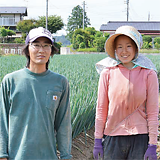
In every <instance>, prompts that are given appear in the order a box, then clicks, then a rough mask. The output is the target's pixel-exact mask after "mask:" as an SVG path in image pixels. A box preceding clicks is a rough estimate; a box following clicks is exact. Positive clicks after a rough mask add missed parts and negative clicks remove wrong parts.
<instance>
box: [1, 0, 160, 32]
mask: <svg viewBox="0 0 160 160" xmlns="http://www.w3.org/2000/svg"><path fill="white" fill-rule="evenodd" d="M125 1H126V0H85V11H86V12H87V16H88V18H89V19H90V23H91V27H95V29H96V30H99V29H100V26H101V25H102V24H107V22H108V21H126V20H127V5H126V3H125ZM83 2H84V0H56V1H55V0H48V14H49V15H57V16H61V18H62V20H63V22H64V23H65V24H67V19H68V17H69V15H71V12H72V9H73V8H74V7H76V6H77V5H80V6H82V7H83ZM0 6H25V7H27V11H28V16H27V17H25V19H30V18H35V19H37V18H38V16H45V15H46V0H0ZM149 15H150V16H149ZM148 17H150V21H160V0H129V21H148ZM64 29H65V28H64ZM57 34H65V31H64V30H62V31H58V32H57Z"/></svg>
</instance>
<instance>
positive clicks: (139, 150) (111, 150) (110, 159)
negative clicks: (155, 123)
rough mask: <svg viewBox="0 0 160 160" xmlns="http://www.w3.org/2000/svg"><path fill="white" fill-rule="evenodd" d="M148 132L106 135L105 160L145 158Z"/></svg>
mask: <svg viewBox="0 0 160 160" xmlns="http://www.w3.org/2000/svg"><path fill="white" fill-rule="evenodd" d="M148 141H149V137H148V134H138V135H131V136H106V137H105V140H104V142H103V147H104V160H144V154H145V152H146V150H147V148H148Z"/></svg>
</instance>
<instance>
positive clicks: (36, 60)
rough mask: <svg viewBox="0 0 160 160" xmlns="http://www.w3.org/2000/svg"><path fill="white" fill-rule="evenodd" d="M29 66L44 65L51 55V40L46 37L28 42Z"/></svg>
mask: <svg viewBox="0 0 160 160" xmlns="http://www.w3.org/2000/svg"><path fill="white" fill-rule="evenodd" d="M28 49H29V56H30V66H40V65H41V66H44V67H46V63H47V62H48V60H49V57H50V55H51V41H50V40H49V39H48V38H46V37H40V38H37V39H36V40H35V41H34V42H32V43H30V44H29V48H28Z"/></svg>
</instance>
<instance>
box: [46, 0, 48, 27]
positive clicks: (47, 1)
mask: <svg viewBox="0 0 160 160" xmlns="http://www.w3.org/2000/svg"><path fill="white" fill-rule="evenodd" d="M46 29H48V0H46Z"/></svg>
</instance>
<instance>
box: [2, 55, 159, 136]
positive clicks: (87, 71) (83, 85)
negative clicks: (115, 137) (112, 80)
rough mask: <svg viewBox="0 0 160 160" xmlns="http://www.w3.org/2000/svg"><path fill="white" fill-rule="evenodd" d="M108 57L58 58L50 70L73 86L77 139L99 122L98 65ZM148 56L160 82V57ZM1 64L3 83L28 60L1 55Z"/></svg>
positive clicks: (52, 63) (73, 111)
mask: <svg viewBox="0 0 160 160" xmlns="http://www.w3.org/2000/svg"><path fill="white" fill-rule="evenodd" d="M105 57H106V55H104V54H86V55H63V56H61V55H55V56H54V57H53V58H51V59H50V64H49V69H50V70H52V71H54V72H56V73H59V74H62V75H64V76H65V77H67V79H68V81H69V83H70V105H71V122H72V134H73V138H75V137H76V136H77V135H78V134H79V133H81V132H82V131H84V130H88V129H90V128H91V127H92V126H93V125H94V123H95V110H96V101H97V89H98V79H99V75H98V74H97V72H96V69H95V63H96V62H98V61H100V60H101V59H103V58H105ZM147 57H148V58H149V59H151V60H152V62H153V63H154V64H155V66H156V68H157V71H158V78H159V79H160V63H159V62H160V56H159V55H149V56H147ZM0 64H1V70H0V83H1V81H2V78H3V77H4V76H5V75H6V74H7V73H10V72H13V71H15V70H18V69H21V68H23V67H24V66H25V64H26V58H25V57H24V56H1V57H0ZM159 82H160V81H159Z"/></svg>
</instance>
